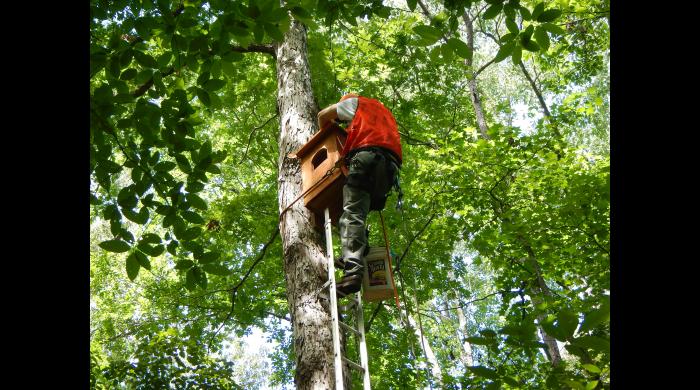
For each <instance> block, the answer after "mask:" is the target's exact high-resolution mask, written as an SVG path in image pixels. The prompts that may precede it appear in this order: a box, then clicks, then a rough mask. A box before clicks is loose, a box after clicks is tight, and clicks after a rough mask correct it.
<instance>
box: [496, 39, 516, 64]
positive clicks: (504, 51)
mask: <svg viewBox="0 0 700 390" xmlns="http://www.w3.org/2000/svg"><path fill="white" fill-rule="evenodd" d="M514 48H515V42H508V43H506V44H505V45H503V46H501V48H500V49H498V53H496V57H495V58H494V62H501V61H503V60H505V59H506V58H507V57H508V56H509V55H510V53H512V52H513V49H514Z"/></svg>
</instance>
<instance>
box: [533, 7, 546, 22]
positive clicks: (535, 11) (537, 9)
mask: <svg viewBox="0 0 700 390" xmlns="http://www.w3.org/2000/svg"><path fill="white" fill-rule="evenodd" d="M542 11H544V3H539V4H537V5H536V6H535V8H534V9H533V10H532V19H535V20H537V17H538V16H540V14H541V13H542Z"/></svg>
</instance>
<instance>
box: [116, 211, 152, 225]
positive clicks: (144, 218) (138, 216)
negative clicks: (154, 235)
mask: <svg viewBox="0 0 700 390" xmlns="http://www.w3.org/2000/svg"><path fill="white" fill-rule="evenodd" d="M122 211H123V212H124V216H125V217H126V218H128V219H129V220H130V221H133V222H136V223H138V224H139V225H143V224H145V223H146V222H148V217H149V213H148V208H146V207H142V208H141V209H140V210H139V212H137V213H136V212H134V211H133V210H132V209H131V208H126V207H123V208H122Z"/></svg>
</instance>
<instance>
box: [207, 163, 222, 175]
mask: <svg viewBox="0 0 700 390" xmlns="http://www.w3.org/2000/svg"><path fill="white" fill-rule="evenodd" d="M205 171H207V172H209V173H214V174H217V175H219V174H221V168H219V167H218V166H216V165H214V164H212V165H210V166H208V167H207V169H205Z"/></svg>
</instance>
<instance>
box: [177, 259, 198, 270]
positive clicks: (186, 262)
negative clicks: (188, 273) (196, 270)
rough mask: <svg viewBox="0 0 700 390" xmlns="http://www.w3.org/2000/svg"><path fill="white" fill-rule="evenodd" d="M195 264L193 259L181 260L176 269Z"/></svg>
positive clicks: (188, 267) (186, 267)
mask: <svg viewBox="0 0 700 390" xmlns="http://www.w3.org/2000/svg"><path fill="white" fill-rule="evenodd" d="M193 266H194V261H192V260H180V261H178V262H177V263H176V264H175V269H190V268H192V267H193Z"/></svg>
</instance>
